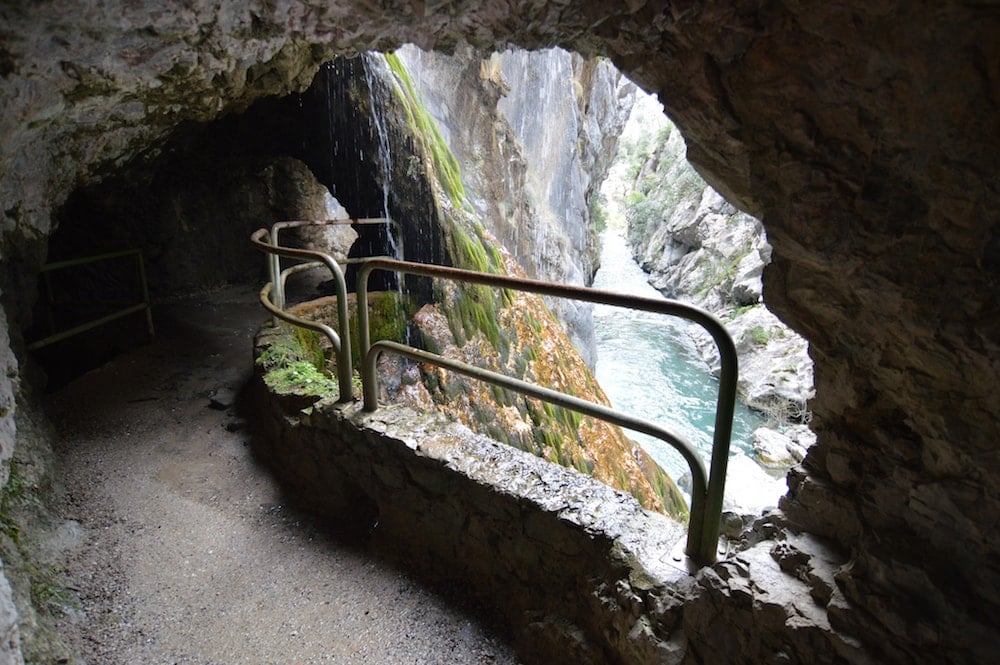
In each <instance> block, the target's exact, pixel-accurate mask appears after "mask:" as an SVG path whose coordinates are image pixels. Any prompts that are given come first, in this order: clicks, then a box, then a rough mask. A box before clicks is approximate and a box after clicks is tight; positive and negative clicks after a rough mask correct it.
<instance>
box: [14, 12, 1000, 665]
mask: <svg viewBox="0 0 1000 665" xmlns="http://www.w3.org/2000/svg"><path fill="white" fill-rule="evenodd" d="M0 11H2V12H3V13H2V18H3V23H4V25H5V32H4V34H3V36H2V41H0V77H2V83H0V106H2V107H3V108H4V111H5V112H4V114H3V116H2V120H0V136H2V137H3V141H2V142H0V145H2V149H0V163H2V165H3V168H2V170H0V173H2V175H0V202H2V205H0V210H2V213H3V218H2V224H3V231H4V242H3V245H2V251H3V268H4V270H3V273H2V275H0V282H2V283H0V288H2V290H3V307H4V310H5V314H6V318H7V321H8V325H9V326H10V327H11V335H10V337H11V344H12V345H13V348H14V349H17V350H18V351H19V352H20V351H21V350H23V346H21V345H20V342H19V340H18V336H19V331H20V329H21V328H22V327H24V326H26V325H27V321H28V318H29V315H28V311H29V309H30V303H31V300H32V298H33V288H32V287H31V285H30V282H31V280H32V279H33V277H34V274H35V271H36V270H37V267H38V266H39V265H40V264H41V262H42V261H44V255H45V247H44V245H45V240H46V238H47V236H48V234H49V233H50V232H51V230H52V228H53V216H52V211H53V210H54V209H56V208H57V207H58V206H59V205H60V203H61V202H62V201H63V200H64V199H65V197H67V196H68V195H69V194H70V192H71V191H72V189H73V188H74V186H76V185H77V184H80V183H84V182H93V181H96V180H99V179H101V178H103V177H105V176H106V175H107V174H108V173H109V172H111V171H113V170H115V169H116V168H118V167H119V166H120V165H122V164H124V163H125V162H127V161H128V160H129V159H130V158H131V157H133V156H135V155H137V154H139V153H142V152H144V151H146V150H154V151H155V150H156V149H157V146H158V145H159V141H160V139H162V138H163V137H164V136H165V135H166V134H167V133H168V132H169V131H170V130H171V128H173V127H175V126H177V125H179V124H181V123H184V122H186V121H210V120H213V119H215V118H218V117H219V116H220V115H223V114H225V113H227V112H230V111H233V110H236V109H240V108H243V107H245V106H246V105H247V104H249V103H250V101H251V100H252V99H253V98H255V97H257V96H260V95H264V94H282V93H284V92H287V91H288V90H290V89H293V88H295V89H301V88H303V87H304V86H305V85H306V84H307V82H308V81H309V80H310V78H311V76H312V74H313V73H314V72H315V69H316V67H317V66H318V65H319V63H320V62H322V61H324V60H326V59H328V58H329V57H330V56H332V55H334V54H336V53H344V52H348V51H353V50H357V49H362V50H363V49H368V48H389V47H391V46H395V45H397V44H399V43H402V42H403V41H407V40H413V41H418V42H419V43H420V44H421V45H423V46H425V47H431V46H437V47H439V48H443V49H450V48H452V47H454V45H455V44H456V43H457V42H458V41H459V40H461V39H463V38H464V39H467V40H469V41H471V42H473V43H475V44H476V45H479V46H491V47H492V46H497V45H500V44H501V43H506V42H510V41H512V42H516V43H518V44H520V45H522V46H525V47H542V46H550V45H552V44H554V43H561V44H563V45H564V46H566V47H569V48H575V49H578V50H580V51H582V52H586V53H604V54H607V55H608V56H609V57H611V58H612V60H614V61H615V62H616V63H617V64H618V65H619V66H620V67H621V68H622V69H623V70H625V71H626V72H627V73H628V74H629V75H630V76H631V77H632V78H633V79H634V80H636V81H637V82H639V83H640V84H641V85H643V86H644V87H646V88H647V89H650V90H656V91H659V92H660V93H661V96H662V98H663V100H664V101H665V102H666V104H667V112H668V114H669V115H670V116H671V117H672V118H673V119H674V120H675V121H676V122H677V124H678V126H679V127H681V128H682V131H683V132H684V134H685V138H686V140H687V144H688V156H689V157H690V159H691V161H692V162H694V163H695V164H696V165H697V167H698V169H699V171H700V172H701V173H703V174H704V175H705V176H706V178H707V179H708V181H709V182H710V183H711V184H713V185H714V186H716V187H717V188H718V189H719V190H720V191H722V192H723V193H724V194H725V195H726V196H727V197H728V198H729V199H730V200H732V201H734V202H736V203H737V204H739V205H740V206H741V207H743V208H745V209H747V210H749V211H751V212H753V213H754V214H757V215H758V216H759V217H760V218H761V219H762V220H763V222H764V224H765V226H766V228H767V232H768V238H769V241H770V242H771V244H772V246H773V249H774V254H773V260H772V263H771V264H770V266H769V267H768V268H767V269H766V270H765V272H764V292H765V297H766V298H767V301H768V304H769V306H771V307H772V308H773V309H774V310H775V311H776V312H777V313H778V314H779V315H780V316H781V318H782V319H783V320H785V321H787V322H789V323H790V324H791V325H792V326H793V327H794V328H795V329H796V330H797V331H799V332H801V333H802V334H803V335H805V336H806V337H807V338H808V339H809V341H810V344H811V349H812V354H813V358H814V360H815V362H816V377H817V397H816V398H815V399H814V400H813V402H812V403H811V407H812V410H813V413H814V421H813V424H814V427H815V429H816V431H817V432H818V434H819V440H818V443H817V445H816V446H814V447H813V449H812V450H811V451H810V453H809V454H808V455H807V457H806V459H805V460H804V462H803V467H802V469H801V470H800V471H799V472H798V474H797V475H796V477H795V478H793V482H792V493H791V495H790V496H789V498H788V501H787V502H786V503H785V505H784V508H785V510H786V512H787V513H788V514H789V516H790V517H792V518H793V519H794V521H795V523H796V524H797V525H798V526H799V527H800V528H803V529H806V530H809V531H811V532H813V533H816V534H818V535H822V536H825V537H828V538H830V539H832V540H834V541H836V542H837V543H839V544H840V546H841V547H842V548H843V549H844V550H847V551H851V552H852V553H853V555H852V558H853V564H854V565H852V566H850V567H848V568H846V569H845V570H843V571H842V573H841V574H840V575H839V576H838V578H837V579H838V587H839V588H841V589H842V590H844V592H845V596H846V597H847V598H848V600H849V609H845V608H840V609H838V616H839V618H840V620H841V621H843V622H848V623H851V624H852V625H854V626H856V627H857V628H858V633H859V634H860V635H862V636H863V639H864V640H865V641H866V643H867V644H869V645H873V646H875V647H877V648H878V649H880V650H881V652H880V653H881V656H882V659H883V660H884V661H886V662H898V663H904V662H942V661H946V660H965V661H967V662H991V660H992V658H993V657H994V654H993V645H994V644H995V643H996V641H997V628H996V626H995V625H992V624H989V623H984V621H985V620H984V619H982V618H981V617H991V616H995V615H996V614H997V608H998V607H1000V570H998V568H997V566H996V562H995V552H996V551H997V550H998V549H1000V542H998V538H1000V536H998V533H997V531H996V529H995V528H994V525H995V524H996V522H997V515H998V514H1000V502H998V500H997V496H998V493H997V486H998V478H1000V464H998V461H997V456H996V446H995V441H996V417H995V416H996V413H998V412H1000V396H998V393H997V391H996V390H995V387H996V385H997V383H998V375H1000V367H998V366H997V362H996V358H997V357H1000V342H998V337H1000V336H998V333H997V325H996V320H997V317H996V312H997V311H998V302H997V298H998V293H1000V290H998V288H997V284H998V277H997V275H998V266H1000V261H998V258H997V256H998V240H997V238H998V235H997V233H996V228H997V223H998V222H997V210H1000V193H998V191H997V188H996V185H995V183H996V173H997V172H998V170H1000V164H998V155H1000V150H997V149H996V142H997V138H996V137H998V136H1000V132H998V131H997V121H998V120H997V119H998V116H997V114H996V112H995V99H996V96H997V92H996V91H997V81H998V80H1000V77H997V76H996V74H995V69H994V66H993V63H996V62H1000V54H998V52H997V49H998V48H1000V41H998V40H997V39H995V35H996V33H997V29H998V28H997V22H998V19H997V16H996V12H995V9H994V7H992V6H991V5H990V4H989V3H923V4H921V3H871V2H861V1H858V2H849V3H829V2H818V1H812V2H783V3H770V4H767V5H761V4H760V3H756V2H737V3H733V2H730V1H728V0H726V1H724V2H723V1H721V0H713V1H710V2H705V3H699V4H698V5H697V6H683V7H682V6H680V5H679V3H665V2H632V3H624V5H622V7H621V8H617V10H609V8H608V5H607V4H606V3H592V2H591V3H581V4H576V3H571V4H566V3H561V2H550V3H542V4H539V3H534V2H532V3H526V2H525V3H514V4H512V5H508V4H499V3H484V2H478V1H476V0H469V1H467V2H459V3H452V4H448V5H440V6H437V5H435V6H430V5H427V4H425V3H409V4H405V5H396V6H395V10H393V11H386V10H385V8H384V5H383V4H381V3H379V4H376V3H369V2H360V1H359V2H342V3H326V4H323V5H322V6H321V7H316V6H313V5H311V4H307V3H301V2H291V1H288V0H279V1H277V2H268V3H264V2H251V3H246V4H240V5H236V4H226V5H224V6H223V5H220V4H219V3H217V2H203V1H198V0H196V1H195V2H191V3H188V4H186V5H185V6H184V7H182V8H169V9H164V7H162V5H161V3H153V2H141V1H140V2H135V3H126V4H120V3H106V4H99V3H78V2H68V1H64V2H50V3H13V4H11V3H7V4H5V5H4V6H3V8H2V9H0ZM4 358H5V359H7V358H9V354H8V353H7V352H6V351H4ZM20 359H21V360H23V357H22V358H20ZM13 366H14V365H13V363H10V362H9V361H8V367H11V368H13ZM15 374H16V372H15ZM8 378H9V379H11V383H16V381H17V378H16V377H15V376H10V374H8ZM22 378H23V377H22ZM4 385H5V386H6V384H4ZM4 390H5V391H6V390H7V388H6V387H5V388H4ZM6 394H7V393H6V392H5V393H4V395H6ZM18 399H24V398H22V397H18ZM5 408H6V407H5ZM913 598H924V599H933V601H932V602H931V603H930V608H929V610H928V612H926V613H925V614H924V615H923V616H914V612H913V602H912V600H913ZM706 639H709V640H710V639H712V637H711V636H709V637H707V638H706Z"/></svg>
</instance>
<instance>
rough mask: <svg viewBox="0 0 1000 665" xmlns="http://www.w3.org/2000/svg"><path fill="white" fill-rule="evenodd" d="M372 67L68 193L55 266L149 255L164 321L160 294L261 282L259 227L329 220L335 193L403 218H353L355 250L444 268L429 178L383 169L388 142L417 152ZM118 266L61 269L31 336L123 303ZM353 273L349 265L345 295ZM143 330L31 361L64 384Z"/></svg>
mask: <svg viewBox="0 0 1000 665" xmlns="http://www.w3.org/2000/svg"><path fill="white" fill-rule="evenodd" d="M370 66H371V64H370V63H369V62H368V61H367V60H366V56H364V55H361V56H357V57H354V58H338V59H336V60H334V61H331V62H329V63H326V64H325V65H323V66H322V67H321V68H320V70H319V71H318V72H317V74H316V76H315V78H314V80H313V82H312V84H311V85H310V87H309V88H308V89H307V90H306V91H305V92H303V93H296V94H292V95H289V96H285V97H281V98H264V99H261V100H258V101H257V102H255V103H254V104H252V105H251V106H250V107H249V108H248V109H247V110H246V111H245V112H243V113H241V114H236V115H230V116H226V117H223V118H221V119H219V120H216V121H214V122H211V123H207V124H201V123H186V124H184V125H182V126H180V127H178V128H176V129H175V130H173V131H172V132H171V134H170V135H169V136H167V137H165V138H164V139H163V140H162V141H160V142H159V143H158V144H157V145H155V146H154V147H152V148H150V149H149V150H147V151H146V152H145V153H143V154H142V155H140V156H138V157H136V158H135V159H133V160H131V161H130V162H129V163H127V164H126V165H124V166H123V167H122V168H121V169H119V170H117V171H115V172H113V173H111V174H109V175H107V176H106V177H105V178H103V179H102V180H100V181H99V182H97V183H93V184H88V185H85V186H82V187H80V188H78V189H77V190H75V191H73V192H72V193H71V194H70V195H69V196H68V197H67V199H66V202H65V203H64V204H63V205H62V206H61V207H60V208H59V209H58V210H57V211H56V213H55V214H54V221H55V226H56V228H55V231H54V232H53V233H52V234H51V235H50V236H49V239H48V246H47V262H48V263H49V264H51V263H56V262H61V261H66V260H73V259H78V258H80V257H86V256H92V255H100V254H104V253H108V252H117V251H120V250H123V249H132V248H135V249H138V250H140V251H141V252H142V256H143V260H144V262H145V269H146V274H147V276H148V289H149V293H150V296H151V298H152V299H153V301H154V318H155V302H156V301H163V300H169V299H172V298H179V297H184V296H185V295H188V294H197V293H198V292H199V291H204V290H205V289H212V288H217V287H219V286H222V285H226V284H246V285H248V286H253V287H256V286H257V285H258V284H260V282H261V281H263V279H264V277H265V274H266V273H265V269H264V260H263V258H262V257H261V255H260V254H259V253H258V252H256V251H255V250H254V249H253V248H252V247H251V245H250V243H249V242H248V237H249V235H250V233H251V232H252V231H254V230H256V229H257V228H261V227H270V225H271V224H272V223H274V222H276V221H281V220H295V219H325V218H326V217H327V216H328V214H329V213H330V212H332V210H331V208H330V205H331V204H330V200H329V197H328V195H327V192H329V195H332V196H333V197H334V203H339V205H340V206H341V209H340V212H343V211H346V212H347V214H348V215H349V216H350V217H351V218H356V219H364V218H388V219H391V220H393V221H394V222H395V224H393V225H390V224H373V223H361V224H352V225H351V228H352V230H353V231H354V233H355V236H356V237H355V239H354V241H353V243H352V244H351V245H350V249H349V251H348V253H347V258H357V257H368V256H390V257H399V256H402V255H405V256H406V258H408V259H413V260H417V261H423V262H430V263H447V255H446V252H445V250H444V238H443V237H442V236H441V234H440V232H439V231H438V229H437V226H436V225H435V224H434V223H433V222H432V220H433V215H434V210H433V205H434V203H433V194H432V193H431V192H430V190H429V188H428V186H427V183H426V181H425V180H422V179H420V178H416V177H407V173H406V170H405V166H401V165H400V164H397V165H396V166H395V167H393V165H392V164H390V163H386V162H387V160H388V156H387V154H388V150H389V148H388V146H387V145H385V142H386V141H392V142H393V146H392V150H394V151H398V152H399V153H400V154H399V156H398V160H399V162H400V163H401V164H405V163H406V156H405V155H406V148H407V146H406V145H405V143H402V142H401V138H400V137H399V136H394V137H386V136H383V135H380V129H379V127H378V126H377V122H378V121H377V119H376V118H375V115H374V114H375V111H373V105H375V104H378V103H382V101H383V100H384V99H385V98H386V95H390V94H391V91H387V90H384V89H381V90H380V89H373V86H378V85H384V83H379V82H378V80H377V79H376V78H375V77H372V76H371V75H370V73H369V72H368V70H367V68H368V67H370ZM379 112H381V111H379ZM380 142H382V144H383V145H381V146H380ZM324 197H326V198H324ZM288 240H289V241H290V244H291V245H293V246H296V245H301V244H302V243H303V242H306V241H305V240H304V239H301V238H299V239H296V237H295V236H294V234H292V235H291V237H289V238H288ZM122 263H123V262H121V261H117V262H108V263H101V264H97V265H94V266H88V267H85V268H81V269H76V270H74V271H72V273H70V272H66V273H65V274H60V275H59V276H58V277H52V276H49V275H48V274H47V273H45V272H43V273H40V274H39V277H38V280H37V283H36V285H35V288H36V291H37V293H38V294H39V297H38V298H37V299H36V300H35V303H36V304H35V310H34V312H33V317H32V320H33V324H32V326H30V327H29V328H28V329H27V331H26V339H27V340H28V341H29V343H30V342H32V341H35V340H38V339H42V338H43V337H45V336H46V335H50V334H52V332H53V331H55V330H65V329H66V327H67V326H71V325H74V324H75V323H76V322H77V321H78V320H79V318H80V317H81V316H87V315H90V316H91V317H94V316H100V315H102V313H103V312H104V310H95V309H94V308H93V307H91V308H89V309H88V310H87V313H86V314H84V313H80V312H78V311H77V310H81V309H82V308H84V304H85V303H91V302H98V301H104V300H111V301H120V300H121V299H122V296H121V294H120V293H118V292H120V291H122V289H126V288H128V281H127V279H126V278H127V274H128V273H127V270H128V266H127V265H125V266H123V265H120V264H122ZM123 271H124V272H123ZM355 277H356V269H355V268H354V266H349V267H348V269H347V283H348V290H349V292H353V291H354V290H355V283H354V282H355ZM306 288H308V289H310V290H315V291H316V293H314V295H316V294H319V293H326V294H329V293H332V291H331V290H330V288H331V287H330V284H329V283H327V282H323V281H322V280H321V281H319V282H317V281H316V280H312V281H309V282H307V287H306ZM369 288H370V289H371V290H373V291H386V290H398V289H400V284H399V283H398V280H397V277H396V276H395V275H393V274H392V273H388V272H384V271H378V272H376V273H374V274H373V275H372V277H371V279H370V281H369ZM405 288H406V291H407V294H408V296H409V297H410V298H411V299H412V300H413V301H414V302H417V303H426V302H430V301H431V300H432V299H433V294H432V292H431V289H432V287H431V284H430V283H429V282H428V281H427V280H423V279H420V278H410V279H408V280H407V283H406V285H405ZM116 290H117V292H116ZM50 293H52V297H50V296H49V294H50ZM53 298H55V299H54V300H53ZM95 312H96V313H95ZM142 326H143V322H142V317H141V316H139V317H135V316H132V317H125V318H123V319H122V320H120V321H115V322H112V323H109V324H107V325H105V326H102V327H101V328H99V329H97V330H94V331H89V332H86V333H82V334H80V335H76V336H74V337H72V338H68V339H65V340H61V341H59V342H58V343H55V344H52V345H51V346H49V347H46V348H45V349H39V350H37V351H33V352H32V356H33V359H34V360H35V361H36V362H37V363H38V366H39V367H40V368H41V369H42V370H43V372H44V374H45V375H46V377H47V381H46V385H47V389H48V390H55V389H57V388H59V387H60V386H62V385H64V384H65V383H66V382H68V381H70V380H72V379H73V378H74V377H76V376H79V375H80V374H81V373H83V372H85V371H87V370H89V369H93V368H94V367H97V366H99V365H100V364H102V363H104V362H106V361H107V360H109V359H110V358H112V357H114V356H115V355H116V354H118V353H120V352H122V351H124V350H127V349H129V348H133V347H134V346H135V345H136V344H138V343H142V342H143V341H144V340H145V339H147V338H148V335H144V334H142Z"/></svg>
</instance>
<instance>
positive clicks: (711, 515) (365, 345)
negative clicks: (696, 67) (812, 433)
mask: <svg viewBox="0 0 1000 665" xmlns="http://www.w3.org/2000/svg"><path fill="white" fill-rule="evenodd" d="M267 235H268V232H267V229H260V230H258V231H256V232H255V233H254V234H253V236H252V237H251V240H252V241H253V242H254V244H256V245H257V246H258V247H260V248H261V249H263V250H264V251H265V252H267V253H268V254H270V255H271V256H272V257H273V256H274V255H277V254H280V255H281V256H287V257H292V258H301V259H318V261H314V262H313V263H312V264H306V265H302V266H295V267H293V268H290V269H288V270H287V271H285V273H282V272H281V271H280V270H274V271H272V280H273V283H280V284H283V283H284V275H285V274H286V273H288V272H290V271H292V270H296V269H305V268H306V267H313V266H315V265H318V264H320V263H322V264H324V265H326V266H327V267H328V268H329V269H330V272H331V273H333V274H334V278H335V279H336V280H337V287H338V293H337V299H338V307H337V309H338V319H339V324H338V325H339V326H340V330H341V332H342V334H344V335H345V338H344V343H343V344H340V343H339V341H334V340H339V337H338V335H337V333H336V332H335V331H333V330H332V329H330V328H329V327H328V326H326V325H325V324H321V323H318V322H314V321H306V320H303V319H298V318H296V317H293V316H291V315H289V314H287V313H285V312H284V311H282V310H281V308H279V307H277V306H276V305H275V304H272V302H271V301H270V297H269V296H270V294H271V287H272V284H268V285H267V286H265V287H264V288H263V289H262V290H261V302H262V303H263V304H264V306H265V307H266V308H267V309H268V310H269V311H271V312H272V314H274V315H275V316H277V317H278V318H281V319H283V320H285V321H288V322H290V323H293V324H295V325H301V326H303V327H306V328H309V329H312V330H319V331H321V332H323V333H324V334H326V335H327V336H328V337H330V339H331V341H332V342H334V348H335V349H337V350H338V360H337V365H338V378H339V381H340V385H341V390H340V401H347V400H349V399H351V397H350V394H351V393H350V375H351V369H350V363H351V354H350V347H349V341H348V338H349V335H347V334H346V331H348V330H349V327H348V326H349V321H348V318H349V317H348V312H347V294H346V286H345V284H344V277H343V271H342V270H341V269H340V267H339V266H338V265H337V264H336V262H335V261H334V260H333V259H332V258H330V257H329V256H327V255H326V254H324V253H322V252H317V251H314V250H304V249H290V248H285V247H279V246H276V245H273V244H270V243H266V242H263V240H262V238H264V237H266V236H267ZM271 237H272V238H275V237H276V236H275V235H272V236H271ZM272 260H273V259H272ZM356 263H358V264H359V265H360V268H359V271H358V283H357V285H356V286H357V317H358V339H359V344H360V347H361V349H360V351H361V357H362V373H361V379H362V389H363V393H364V407H363V408H364V409H365V410H366V411H374V410H375V409H377V408H378V373H377V371H376V366H377V362H378V357H379V355H381V354H382V353H393V354H396V355H400V356H404V357H407V358H410V359H412V360H416V361H418V362H424V363H429V364H432V365H436V366H439V367H443V368H445V369H448V370H450V371H454V372H458V373H461V374H464V375H466V376H469V377H472V378H475V379H478V380H481V381H486V382H488V383H491V384H494V385H497V386H500V387H502V388H506V389H509V390H512V391H514V392H517V393H520V394H523V395H527V396H529V397H533V398H536V399H540V400H543V401H545V402H549V403H551V404H555V405H557V406H561V407H564V408H567V409H571V410H573V411H577V412H579V413H581V414H583V415H587V416H592V417H594V418H599V419H601V420H605V421H607V422H610V423H613V424H616V425H618V426H620V427H625V428H627V429H631V430H635V431H638V432H642V433H644V434H648V435H650V436H654V437H657V438H659V439H660V440H662V441H664V442H665V443H667V444H668V445H670V446H671V447H673V448H674V449H676V450H677V451H678V452H679V453H680V454H681V456H682V457H683V458H684V460H685V461H686V462H687V464H688V467H689V469H690V470H691V478H692V487H691V506H690V515H689V520H688V539H687V544H686V547H685V552H686V554H687V555H688V556H689V557H691V559H693V560H694V561H696V562H697V563H698V564H700V565H706V564H709V563H711V562H713V561H714V560H715V558H716V549H717V546H718V537H719V525H720V521H721V515H722V499H723V493H724V490H725V482H726V468H727V466H728V462H729V443H730V437H731V434H732V426H733V412H734V410H735V403H736V381H737V375H738V365H737V356H736V348H735V345H734V344H733V340H732V338H731V337H730V336H729V333H728V332H727V331H726V329H725V327H724V326H723V325H722V323H721V322H720V321H719V320H718V319H716V318H715V317H714V316H712V315H711V314H709V313H708V312H706V311H704V310H702V309H700V308H697V307H694V306H692V305H688V304H686V303H681V302H677V301H672V300H659V299H653V298H642V297H638V296H630V295H624V294H620V293H613V292H610V291H603V290H599V289H591V288H585V287H579V286H565V285H560V284H554V283H551V282H543V281H540V280H533V279H524V278H519V277H509V276H506V275H493V274H488V273H480V272H475V271H470V270H462V269H459V268H449V267H445V266H435V265H428V264H423V263H414V262H408V261H402V260H398V259H389V258H379V257H375V258H367V259H359V260H357V261H356ZM375 270H384V271H391V272H395V273H398V274H411V275H419V276H424V277H431V278H438V279H447V280H452V281H457V282H465V283H471V284H481V285H485V286H490V287H494V288H497V289H509V290H516V291H526V292H529V293H536V294H539V295H547V296H554V297H559V298H568V299H574V300H581V301H585V302H592V303H601V304H606V305H612V306H618V307H627V308H630V309H636V310H642V311H646V312H653V313H658V314H665V315H670V316H676V317H680V318H683V319H685V320H688V321H692V322H694V323H696V324H698V325H700V326H701V327H702V328H704V329H705V330H706V331H708V333H709V334H710V335H711V336H712V338H713V340H714V341H715V343H716V346H717V347H718V350H719V356H720V359H721V374H720V377H719V393H718V399H717V404H716V414H715V431H714V434H713V444H712V455H711V464H710V467H709V470H708V471H707V472H706V469H705V465H704V462H702V460H701V457H700V456H699V454H698V451H697V449H696V448H695V447H694V446H693V445H691V444H690V443H689V442H688V441H686V440H685V439H684V438H682V437H680V436H677V435H675V434H673V433H672V432H670V431H668V430H666V429H664V428H663V427H660V426H659V425H657V424H655V423H653V422H650V421H647V420H643V419H641V418H636V417H634V416H630V415H627V414H623V413H620V412H618V411H615V410H614V409H611V408H608V407H606V406H603V405H600V404H595V403H593V402H588V401H586V400H582V399H579V398H577V397H573V396H571V395H567V394H565V393H561V392H558V391H555V390H551V389H549V388H544V387H542V386H537V385H535V384H532V383H528V382H526V381H522V380H520V379H515V378H513V377H509V376H506V375H503V374H498V373H496V372H492V371H490V370H486V369H483V368H480V367H475V366H473V365H468V364H466V363H462V362H458V361H455V360H449V359H447V358H443V357H441V356H439V355H437V354H434V353H430V352H428V351H424V350H421V349H417V348H414V347H410V346H406V345H403V344H399V343H397V342H392V341H389V340H378V341H376V342H374V343H373V342H372V341H371V334H370V330H369V316H368V278H369V276H370V275H371V273H372V272H373V271H375ZM345 367H346V368H347V369H346V376H345V370H344V368H345ZM345 386H346V388H345Z"/></svg>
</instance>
